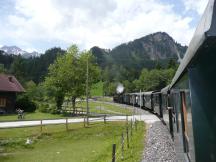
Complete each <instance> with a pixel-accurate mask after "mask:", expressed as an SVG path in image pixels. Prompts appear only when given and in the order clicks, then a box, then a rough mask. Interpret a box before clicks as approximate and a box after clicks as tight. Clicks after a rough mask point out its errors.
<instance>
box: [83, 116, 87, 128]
mask: <svg viewBox="0 0 216 162" xmlns="http://www.w3.org/2000/svg"><path fill="white" fill-rule="evenodd" d="M83 122H84V127H85V126H86V120H85V116H84V120H83Z"/></svg>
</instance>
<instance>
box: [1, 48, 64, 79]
mask: <svg viewBox="0 0 216 162" xmlns="http://www.w3.org/2000/svg"><path fill="white" fill-rule="evenodd" d="M64 53H65V51H64V50H62V49H61V48H56V47H55V48H51V49H49V50H47V51H46V52H45V53H44V54H43V55H41V56H40V57H30V58H24V57H22V56H21V55H9V54H5V53H4V52H3V51H0V72H1V71H4V72H5V73H11V74H14V75H15V76H16V77H17V78H18V79H19V80H20V81H21V82H25V81H29V80H32V81H34V82H35V83H39V82H41V81H43V80H44V77H45V75H46V74H47V70H48V67H49V65H50V64H52V63H53V62H54V61H55V60H56V58H57V56H59V55H62V54H64Z"/></svg>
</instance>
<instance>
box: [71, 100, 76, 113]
mask: <svg viewBox="0 0 216 162" xmlns="http://www.w3.org/2000/svg"><path fill="white" fill-rule="evenodd" d="M71 102H72V108H73V114H75V109H76V97H72V98H71Z"/></svg>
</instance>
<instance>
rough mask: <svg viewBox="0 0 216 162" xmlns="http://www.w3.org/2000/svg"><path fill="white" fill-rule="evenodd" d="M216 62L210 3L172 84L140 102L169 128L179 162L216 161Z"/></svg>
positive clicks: (214, 8) (215, 14) (215, 22)
mask: <svg viewBox="0 0 216 162" xmlns="http://www.w3.org/2000/svg"><path fill="white" fill-rule="evenodd" d="M215 62H216V1H215V0H210V1H209V3H208V6H207V8H206V10H205V12H204V14H203V17H202V19H201V21H200V23H199V25H198V27H197V29H196V31H195V34H194V36H193V38H192V40H191V43H190V44H189V47H188V49H187V52H186V54H185V56H184V58H183V60H182V61H181V63H180V66H179V68H178V70H177V72H176V74H175V76H174V78H173V80H172V82H171V84H170V85H169V86H167V87H165V88H163V89H162V90H161V91H160V92H142V93H141V94H142V97H140V98H141V99H142V101H140V102H139V99H138V101H137V104H138V105H139V103H142V105H143V107H145V108H147V109H149V110H151V111H152V112H154V113H156V114H157V115H158V116H159V117H160V118H161V120H163V121H164V123H165V124H166V125H167V128H168V129H169V131H170V134H171V136H172V137H173V140H174V142H175V150H176V153H177V160H178V161H191V162H193V161H197V162H204V161H208V162H214V161H216V108H215V107H216V106H215V101H216V100H215V98H216V95H215V92H216V63H215ZM138 94H140V93H137V95H138ZM130 96H131V97H132V96H135V95H134V94H133V95H130ZM132 101H133V100H130V102H129V103H130V104H131V105H133V102H132Z"/></svg>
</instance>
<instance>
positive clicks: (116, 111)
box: [0, 101, 133, 122]
mask: <svg viewBox="0 0 216 162" xmlns="http://www.w3.org/2000/svg"><path fill="white" fill-rule="evenodd" d="M76 106H78V107H83V108H84V109H86V102H84V101H83V102H78V103H77V104H76ZM89 107H90V112H92V113H99V114H111V115H123V114H127V115H132V113H133V110H132V109H125V108H123V107H119V106H116V105H113V104H108V103H102V102H101V103H99V102H92V101H91V102H89ZM65 117H66V116H64V115H63V114H50V113H42V112H39V111H36V112H34V113H25V120H35V119H55V118H65ZM10 120H18V119H17V114H12V115H0V122H1V121H10Z"/></svg>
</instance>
